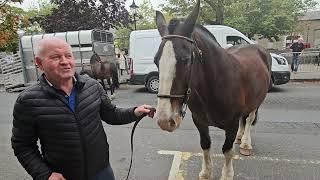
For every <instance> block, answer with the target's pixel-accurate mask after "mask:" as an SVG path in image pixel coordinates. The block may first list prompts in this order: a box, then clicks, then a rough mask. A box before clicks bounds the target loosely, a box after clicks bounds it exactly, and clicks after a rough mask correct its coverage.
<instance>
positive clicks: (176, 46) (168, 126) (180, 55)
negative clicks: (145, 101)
mask: <svg viewBox="0 0 320 180" xmlns="http://www.w3.org/2000/svg"><path fill="white" fill-rule="evenodd" d="M199 8H200V0H198V1H197V4H196V6H195V8H194V9H193V11H192V13H191V14H190V15H189V16H188V17H187V19H186V20H185V21H180V20H177V19H173V20H171V21H170V23H169V25H167V24H166V22H165V19H164V16H163V14H162V13H161V12H159V11H157V14H156V23H157V27H158V30H159V33H160V35H161V36H162V42H161V44H160V47H159V50H158V52H157V53H156V56H155V59H154V63H155V64H156V65H157V67H158V69H159V91H158V105H157V113H156V115H155V118H156V119H157V121H158V125H159V126H160V128H161V129H163V130H167V131H170V132H171V131H173V130H175V129H176V128H178V127H179V125H180V123H181V121H182V119H183V116H184V113H185V110H184V109H183V105H184V104H186V101H187V100H188V96H189V95H188V92H189V81H190V74H191V65H192V61H193V58H194V54H193V48H194V47H195V46H194V44H193V43H194V41H193V40H192V39H191V35H192V32H193V29H194V26H195V23H196V20H197V17H198V14H199Z"/></svg>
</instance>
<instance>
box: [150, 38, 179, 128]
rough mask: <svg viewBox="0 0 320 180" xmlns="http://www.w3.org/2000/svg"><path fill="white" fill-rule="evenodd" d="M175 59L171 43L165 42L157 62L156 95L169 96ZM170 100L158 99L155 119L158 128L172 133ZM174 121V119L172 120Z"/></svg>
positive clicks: (173, 76) (174, 72)
mask: <svg viewBox="0 0 320 180" xmlns="http://www.w3.org/2000/svg"><path fill="white" fill-rule="evenodd" d="M176 64H177V59H176V58H175V53H174V49H173V44H172V42H171V41H167V42H166V43H165V45H164V47H163V50H162V55H161V57H160V60H159V90H158V94H162V95H170V92H171V88H172V83H173V80H174V78H175V76H176ZM172 109H173V108H172V105H171V101H170V98H158V105H157V112H156V115H155V117H156V119H157V120H158V124H159V126H160V127H161V128H162V129H164V130H168V131H173V130H174V129H175V127H172V124H171V125H170V120H171V119H172V117H173V114H174V113H173V112H172ZM173 120H174V119H173ZM174 121H175V120H174Z"/></svg>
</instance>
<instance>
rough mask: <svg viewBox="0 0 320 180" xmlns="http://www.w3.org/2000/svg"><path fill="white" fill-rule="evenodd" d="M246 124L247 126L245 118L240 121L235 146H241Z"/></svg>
mask: <svg viewBox="0 0 320 180" xmlns="http://www.w3.org/2000/svg"><path fill="white" fill-rule="evenodd" d="M244 124H245V119H244V118H243V117H240V119H239V128H238V132H237V136H236V140H235V141H234V143H235V144H241V138H242V136H243V133H244Z"/></svg>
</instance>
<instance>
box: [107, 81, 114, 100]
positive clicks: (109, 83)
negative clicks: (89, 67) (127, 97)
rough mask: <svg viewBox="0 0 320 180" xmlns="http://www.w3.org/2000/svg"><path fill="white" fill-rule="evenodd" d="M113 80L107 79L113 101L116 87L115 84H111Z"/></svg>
mask: <svg viewBox="0 0 320 180" xmlns="http://www.w3.org/2000/svg"><path fill="white" fill-rule="evenodd" d="M110 79H111V78H108V79H107V82H108V85H109V87H110V94H111V95H110V98H111V99H114V86H113V82H112V83H111V80H110Z"/></svg>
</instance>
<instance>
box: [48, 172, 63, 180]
mask: <svg viewBox="0 0 320 180" xmlns="http://www.w3.org/2000/svg"><path fill="white" fill-rule="evenodd" d="M48 180H66V179H65V178H64V177H63V176H62V174H60V173H55V172H53V173H52V174H51V176H50V177H49V179H48Z"/></svg>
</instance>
